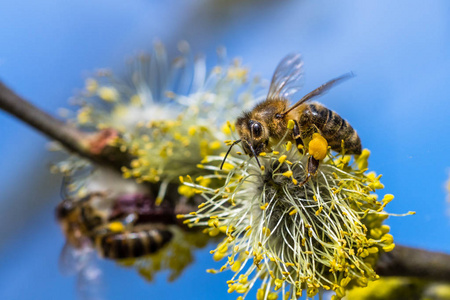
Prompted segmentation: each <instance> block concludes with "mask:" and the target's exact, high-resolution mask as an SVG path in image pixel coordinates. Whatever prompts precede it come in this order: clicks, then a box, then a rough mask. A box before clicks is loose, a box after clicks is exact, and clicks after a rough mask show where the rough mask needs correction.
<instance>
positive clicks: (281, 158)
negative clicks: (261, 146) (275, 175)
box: [278, 155, 287, 164]
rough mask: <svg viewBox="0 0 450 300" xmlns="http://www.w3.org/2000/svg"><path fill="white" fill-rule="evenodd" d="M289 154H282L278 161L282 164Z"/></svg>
mask: <svg viewBox="0 0 450 300" xmlns="http://www.w3.org/2000/svg"><path fill="white" fill-rule="evenodd" d="M286 158H287V156H286V155H281V156H280V158H278V161H279V162H280V164H282V163H284V161H285V160H286Z"/></svg>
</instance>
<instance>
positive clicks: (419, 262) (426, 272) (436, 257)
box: [0, 81, 450, 282]
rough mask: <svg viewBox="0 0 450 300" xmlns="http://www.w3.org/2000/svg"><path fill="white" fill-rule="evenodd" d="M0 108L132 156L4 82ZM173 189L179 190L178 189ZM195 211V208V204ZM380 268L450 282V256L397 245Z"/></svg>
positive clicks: (100, 154)
mask: <svg viewBox="0 0 450 300" xmlns="http://www.w3.org/2000/svg"><path fill="white" fill-rule="evenodd" d="M0 109H3V110H4V111H6V112H8V113H10V114H11V115H13V116H15V117H17V118H18V119H20V120H22V121H23V122H25V123H27V124H28V125H30V126H31V127H33V128H35V129H36V130H38V131H40V132H42V133H44V134H46V135H47V136H48V137H50V138H51V139H54V140H56V141H58V142H59V143H61V144H62V145H63V146H64V147H65V148H66V149H67V150H69V151H72V152H75V153H77V154H79V155H81V156H83V157H85V158H87V159H89V160H91V161H92V162H94V163H97V164H100V165H103V166H107V167H110V168H113V169H115V170H116V171H119V172H120V169H121V167H122V166H128V165H129V162H130V161H131V159H132V157H131V155H129V153H123V152H120V151H119V149H117V148H115V147H111V146H108V143H107V142H108V140H109V139H110V138H113V137H115V136H117V134H118V133H117V132H116V131H114V129H106V130H102V131H100V132H98V133H94V134H88V133H85V132H81V131H79V130H78V129H76V128H74V127H71V126H69V125H67V124H65V123H64V122H62V121H60V120H58V119H56V118H54V117H52V116H50V115H49V114H47V113H45V112H43V111H42V110H40V109H39V108H37V107H36V106H34V105H32V104H30V103H29V102H27V101H26V100H24V99H23V98H21V97H20V96H18V95H17V94H15V93H14V92H13V91H12V90H11V89H9V88H8V87H7V86H5V85H4V84H3V83H2V82H1V81H0ZM169 190H172V191H174V193H175V191H176V188H173V189H169ZM176 195H178V194H176ZM176 195H175V194H174V195H171V197H170V198H173V199H172V200H174V199H175V198H176V197H179V195H178V196H176ZM175 202H176V201H175ZM174 204H175V205H176V203H174ZM189 209H191V207H189V208H188V210H189ZM185 210H186V208H184V209H181V210H179V211H176V209H175V210H174V212H173V213H174V214H175V213H180V212H183V213H186V211H185ZM192 210H194V208H193V207H192ZM170 219H172V218H170ZM376 271H377V273H378V274H379V275H381V276H406V277H420V278H426V279H428V280H436V281H447V282H450V255H449V254H444V253H438V252H431V251H426V250H421V249H415V248H410V247H405V246H398V245H397V246H396V247H395V249H394V250H393V251H392V252H389V253H383V254H382V255H381V256H380V259H379V261H378V264H377V268H376Z"/></svg>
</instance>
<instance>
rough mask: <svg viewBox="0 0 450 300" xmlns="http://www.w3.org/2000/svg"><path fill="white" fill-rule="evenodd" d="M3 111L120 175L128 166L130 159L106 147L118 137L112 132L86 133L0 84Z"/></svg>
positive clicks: (111, 130) (127, 155) (114, 149)
mask: <svg viewBox="0 0 450 300" xmlns="http://www.w3.org/2000/svg"><path fill="white" fill-rule="evenodd" d="M0 109H3V110H4V111H6V112H7V113H10V114H11V115H13V116H15V117H16V118H18V119H19V120H21V121H23V122H25V123H27V124H28V125H30V126H31V127H33V128H34V129H36V130H38V131H40V132H41V133H43V134H45V135H47V136H48V137H49V138H50V139H52V140H55V141H57V142H59V143H60V144H61V145H63V146H64V147H65V148H66V149H67V150H68V151H70V152H74V153H77V154H78V155H80V156H83V157H85V158H87V159H89V160H91V161H92V162H94V163H97V164H100V165H103V166H106V167H111V168H113V169H115V170H117V171H120V168H121V167H122V166H128V165H129V162H130V160H131V156H130V155H129V154H128V153H123V152H120V151H119V149H117V148H114V147H110V146H108V145H107V141H108V140H109V139H111V138H113V137H115V136H116V135H117V132H115V131H114V130H113V129H106V130H102V131H100V132H98V133H96V134H91V133H84V132H82V131H80V130H78V129H77V128H75V127H72V126H70V125H68V124H66V123H64V122H62V121H60V120H58V119H56V118H55V117H53V116H51V115H49V114H47V113H46V112H44V111H42V110H40V109H39V108H37V107H36V106H34V105H33V104H31V103H30V102H28V101H26V100H25V99H23V98H22V97H20V96H19V95H17V94H16V93H15V92H14V91H12V90H11V89H10V88H8V87H7V86H6V85H5V84H3V83H2V82H1V81H0Z"/></svg>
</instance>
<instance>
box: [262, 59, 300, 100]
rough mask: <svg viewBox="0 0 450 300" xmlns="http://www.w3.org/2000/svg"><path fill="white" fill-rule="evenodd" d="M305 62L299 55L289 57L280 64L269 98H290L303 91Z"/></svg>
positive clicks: (273, 78)
mask: <svg viewBox="0 0 450 300" xmlns="http://www.w3.org/2000/svg"><path fill="white" fill-rule="evenodd" d="M302 76H303V61H302V57H301V55H300V54H299V53H292V54H289V55H287V56H286V57H285V58H283V60H282V61H281V62H280V63H279V64H278V66H277V69H276V70H275V73H274V74H273V77H272V82H271V83H270V89H269V94H268V95H267V98H289V97H290V96H291V95H293V94H295V93H296V92H298V90H300V89H301V87H302V84H301V80H300V79H301V78H302Z"/></svg>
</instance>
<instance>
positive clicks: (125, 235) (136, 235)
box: [95, 228, 172, 259]
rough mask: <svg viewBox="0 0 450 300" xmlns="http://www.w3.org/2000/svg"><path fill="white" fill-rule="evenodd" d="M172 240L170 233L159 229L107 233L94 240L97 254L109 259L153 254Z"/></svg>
mask: <svg viewBox="0 0 450 300" xmlns="http://www.w3.org/2000/svg"><path fill="white" fill-rule="evenodd" d="M171 239H172V232H170V231H169V230H165V229H159V228H142V229H138V228H136V229H134V230H131V231H124V232H109V233H106V234H101V235H98V236H96V238H95V247H96V248H97V251H98V252H99V254H100V255H101V256H103V257H106V258H110V259H125V258H137V257H141V256H144V255H147V254H151V253H154V252H156V251H158V250H159V249H161V248H162V247H163V246H164V245H165V244H167V243H168V242H169V241H170V240H171Z"/></svg>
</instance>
